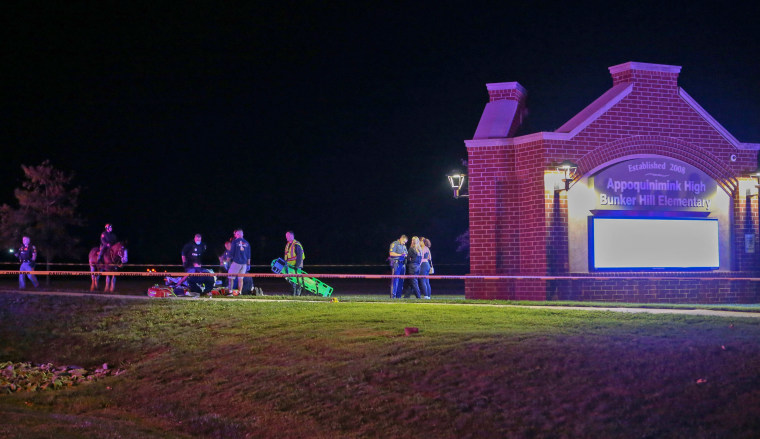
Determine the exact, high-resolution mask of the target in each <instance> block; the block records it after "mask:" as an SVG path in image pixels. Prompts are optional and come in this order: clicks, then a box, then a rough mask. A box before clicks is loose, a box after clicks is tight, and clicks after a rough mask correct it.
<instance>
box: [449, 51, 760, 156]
mask: <svg viewBox="0 0 760 439" xmlns="http://www.w3.org/2000/svg"><path fill="white" fill-rule="evenodd" d="M626 64H627V63H626ZM613 89H614V87H613V88H611V89H610V90H608V91H607V92H606V93H609V92H610V91H612V90H613ZM632 90H633V84H629V85H628V86H627V87H625V89H623V90H622V91H620V92H619V93H617V94H615V95H613V96H605V95H606V93H605V95H602V96H600V97H599V98H598V99H597V100H596V101H594V102H592V103H591V104H590V105H589V106H587V107H586V108H584V109H583V110H582V111H581V112H580V113H578V114H577V115H576V116H574V117H573V118H572V119H570V120H569V121H568V122H567V123H565V124H564V125H563V126H562V127H560V128H559V130H561V129H563V128H567V129H570V127H572V130H571V131H570V132H566V133H563V132H558V131H559V130H558V131H555V132H545V131H540V132H537V133H532V134H527V135H525V136H519V137H511V138H506V137H505V138H491V139H473V140H465V141H464V144H465V146H467V147H483V146H510V145H521V144H524V143H530V142H535V141H539V140H559V141H566V140H570V139H572V138H573V137H575V136H576V135H577V134H578V133H580V132H581V131H582V130H583V129H584V128H586V127H587V126H588V125H590V124H591V123H592V122H594V121H595V120H596V119H598V118H599V117H601V116H602V115H603V114H604V113H606V112H607V111H608V110H609V109H610V108H612V107H613V106H614V105H615V104H617V103H618V102H620V101H621V100H622V99H623V98H624V97H626V96H628V95H629V94H630V93H631V91H632ZM678 96H679V97H680V98H681V99H683V100H684V102H686V104H688V105H689V106H690V107H691V108H692V109H693V110H694V111H696V112H697V114H699V115H700V116H701V117H702V118H703V119H704V120H705V122H707V123H708V124H709V125H710V126H712V127H713V128H714V129H715V130H716V131H717V132H718V133H719V134H720V135H721V136H722V137H723V138H724V139H726V141H727V142H728V143H730V144H731V145H732V146H733V147H735V148H736V149H741V150H750V151H760V143H743V142H740V141H738V140H737V139H736V137H734V136H733V135H732V134H731V133H729V132H728V130H726V129H725V128H724V127H723V125H721V124H720V122H718V121H717V120H715V118H713V117H712V116H711V115H710V113H708V112H707V111H706V110H705V109H704V108H702V106H701V105H699V104H698V103H697V101H695V100H694V98H692V97H691V96H690V95H689V94H688V93H686V90H684V89H683V88H681V87H679V88H678ZM595 108H596V110H595V111H593V112H592V110H594V109H595ZM584 113H590V114H589V115H588V116H587V117H579V116H581V115H583V116H586V114H584Z"/></svg>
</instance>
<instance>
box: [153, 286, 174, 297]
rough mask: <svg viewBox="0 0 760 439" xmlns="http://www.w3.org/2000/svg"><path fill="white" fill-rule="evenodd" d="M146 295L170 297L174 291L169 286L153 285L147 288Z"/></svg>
mask: <svg viewBox="0 0 760 439" xmlns="http://www.w3.org/2000/svg"><path fill="white" fill-rule="evenodd" d="M148 296H150V297H171V296H174V291H172V289H171V288H169V287H161V286H158V285H153V286H152V287H150V288H148Z"/></svg>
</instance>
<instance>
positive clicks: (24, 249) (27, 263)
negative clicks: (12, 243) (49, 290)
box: [16, 236, 40, 290]
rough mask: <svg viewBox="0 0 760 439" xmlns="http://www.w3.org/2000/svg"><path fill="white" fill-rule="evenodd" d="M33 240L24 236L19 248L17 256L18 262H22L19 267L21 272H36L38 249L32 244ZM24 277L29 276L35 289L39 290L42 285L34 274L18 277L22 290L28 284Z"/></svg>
mask: <svg viewBox="0 0 760 439" xmlns="http://www.w3.org/2000/svg"><path fill="white" fill-rule="evenodd" d="M31 242H32V240H31V239H29V237H28V236H24V237H23V238H21V244H22V245H21V247H19V248H18V253H17V254H16V256H18V260H19V261H21V266H20V267H19V269H18V270H19V271H32V270H34V264H35V263H36V261H37V247H35V246H33V245H32V244H31ZM24 276H28V277H29V280H30V281H32V284H34V288H39V287H40V283H39V282H37V276H35V275H33V274H32V273H27V274H24V273H21V274H19V275H18V287H19V288H21V289H22V290H23V289H24V288H26V282H25V281H24Z"/></svg>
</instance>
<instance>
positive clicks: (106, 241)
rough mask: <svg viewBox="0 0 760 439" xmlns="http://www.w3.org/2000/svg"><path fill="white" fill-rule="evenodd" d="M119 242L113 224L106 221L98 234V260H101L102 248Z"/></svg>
mask: <svg viewBox="0 0 760 439" xmlns="http://www.w3.org/2000/svg"><path fill="white" fill-rule="evenodd" d="M117 242H119V239H118V238H116V234H115V233H114V232H113V226H112V225H111V224H110V223H108V224H106V228H105V230H103V233H101V234H100V248H99V249H98V262H100V261H102V260H103V259H102V258H103V250H105V249H110V248H111V246H112V245H114V244H116V243H117Z"/></svg>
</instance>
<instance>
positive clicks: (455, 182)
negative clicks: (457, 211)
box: [448, 173, 469, 198]
mask: <svg viewBox="0 0 760 439" xmlns="http://www.w3.org/2000/svg"><path fill="white" fill-rule="evenodd" d="M448 177H449V184H451V189H453V190H454V198H467V197H469V195H468V194H460V193H459V191H461V190H462V187H463V186H464V180H465V178H467V175H466V174H459V173H456V174H452V175H449V176H448Z"/></svg>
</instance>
